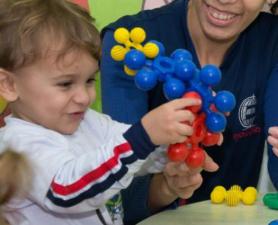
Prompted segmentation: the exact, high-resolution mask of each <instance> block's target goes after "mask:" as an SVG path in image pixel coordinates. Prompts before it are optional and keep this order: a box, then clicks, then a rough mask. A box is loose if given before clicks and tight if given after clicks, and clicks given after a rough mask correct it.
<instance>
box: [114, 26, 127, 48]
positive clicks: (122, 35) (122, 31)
mask: <svg viewBox="0 0 278 225" xmlns="http://www.w3.org/2000/svg"><path fill="white" fill-rule="evenodd" d="M114 38H115V40H116V41H117V42H118V43H120V44H125V43H126V42H128V41H129V31H128V30H127V29H126V28H124V27H120V28H118V29H117V30H116V31H115V32H114Z"/></svg>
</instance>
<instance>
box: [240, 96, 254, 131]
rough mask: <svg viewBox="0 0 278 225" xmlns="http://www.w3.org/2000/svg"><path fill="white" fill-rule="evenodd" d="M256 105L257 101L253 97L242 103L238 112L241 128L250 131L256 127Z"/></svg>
mask: <svg viewBox="0 0 278 225" xmlns="http://www.w3.org/2000/svg"><path fill="white" fill-rule="evenodd" d="M256 104H257V99H256V96H255V95H252V96H250V97H248V98H246V99H244V100H243V101H242V103H241V104H240V107H239V110H238V118H239V122H240V124H241V126H243V127H244V128H246V129H248V128H250V127H253V126H254V121H255V117H256V115H255V114H256Z"/></svg>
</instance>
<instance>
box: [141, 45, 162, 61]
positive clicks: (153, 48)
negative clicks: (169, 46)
mask: <svg viewBox="0 0 278 225" xmlns="http://www.w3.org/2000/svg"><path fill="white" fill-rule="evenodd" d="M143 52H144V54H145V56H146V57H148V58H150V59H153V58H155V57H156V56H157V55H158V53H159V48H158V46H157V45H156V44H155V43H151V42H148V43H147V44H145V45H144V47H143Z"/></svg>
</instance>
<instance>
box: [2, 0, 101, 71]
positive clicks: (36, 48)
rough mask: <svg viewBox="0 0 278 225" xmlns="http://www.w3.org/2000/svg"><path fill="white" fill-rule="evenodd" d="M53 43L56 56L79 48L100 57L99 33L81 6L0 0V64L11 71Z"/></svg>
mask: <svg viewBox="0 0 278 225" xmlns="http://www.w3.org/2000/svg"><path fill="white" fill-rule="evenodd" d="M53 43H54V44H55V45H56V47H57V48H58V49H54V50H55V51H59V52H58V57H60V56H64V55H65V54H66V53H68V51H70V50H72V49H80V50H85V51H87V52H88V53H89V54H90V55H91V56H92V57H93V58H95V59H97V60H99V58H100V51H101V50H100V46H101V44H100V43H101V41H100V36H99V32H98V30H97V29H96V27H95V26H94V25H93V18H92V17H91V16H90V14H89V12H87V11H86V10H85V9H84V8H82V7H81V6H79V5H77V4H75V3H72V2H71V1H69V0H1V1H0V67H2V68H4V69H6V70H8V71H13V70H15V69H17V68H20V67H22V66H25V65H27V64H30V63H33V62H34V61H35V60H38V59H41V58H43V57H44V56H45V55H46V54H47V53H48V51H49V50H50V47H51V46H52V45H51V44H53ZM59 44H60V45H61V44H62V45H61V46H60V45H59ZM52 47H53V46H52ZM51 50H53V49H51Z"/></svg>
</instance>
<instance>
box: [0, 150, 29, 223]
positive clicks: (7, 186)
mask: <svg viewBox="0 0 278 225" xmlns="http://www.w3.org/2000/svg"><path fill="white" fill-rule="evenodd" d="M30 185H31V168H30V164H29V163H28V161H27V159H26V158H25V157H24V156H23V155H22V154H20V153H17V152H15V151H13V150H10V149H6V150H5V151H4V152H3V153H1V154H0V225H4V224H5V225H6V224H8V222H7V221H6V220H5V218H4V217H3V215H2V207H3V206H4V205H5V204H6V203H7V202H8V201H9V200H11V198H13V197H15V196H20V195H23V194H24V192H25V191H26V190H27V188H28V187H29V186H30Z"/></svg>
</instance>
